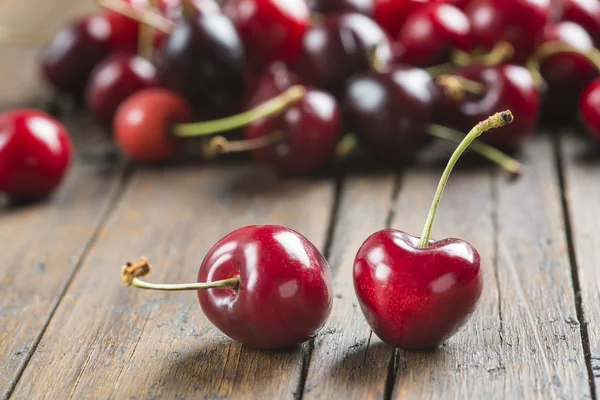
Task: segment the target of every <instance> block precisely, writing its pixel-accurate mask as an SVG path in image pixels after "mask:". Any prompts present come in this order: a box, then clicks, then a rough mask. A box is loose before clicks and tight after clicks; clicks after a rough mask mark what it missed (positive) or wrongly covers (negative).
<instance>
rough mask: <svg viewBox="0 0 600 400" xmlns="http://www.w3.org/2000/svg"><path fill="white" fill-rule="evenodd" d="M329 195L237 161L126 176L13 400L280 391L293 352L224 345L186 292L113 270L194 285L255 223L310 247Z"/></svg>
mask: <svg viewBox="0 0 600 400" xmlns="http://www.w3.org/2000/svg"><path fill="white" fill-rule="evenodd" d="M333 197H334V184H333V182H332V181H331V180H322V181H303V180H281V179H278V178H277V177H276V176H275V175H274V174H273V173H272V172H270V171H268V170H265V169H262V168H259V167H255V166H248V165H213V166H199V167H189V168H180V169H169V170H164V171H163V170H160V169H155V170H146V171H141V172H139V173H136V174H135V175H134V177H133V179H132V183H131V185H130V186H129V187H128V189H127V191H126V193H125V195H124V198H123V200H122V201H121V202H120V204H119V206H118V208H117V209H116V211H115V213H114V214H113V215H112V217H111V219H110V221H109V223H108V224H107V226H106V227H105V229H104V230H103V231H102V233H101V235H100V237H99V239H98V241H97V244H96V245H95V246H94V248H93V249H92V251H91V252H90V255H89V257H87V259H86V262H85V264H84V265H83V266H82V268H81V269H80V272H79V273H78V274H77V276H76V278H75V280H74V281H73V283H72V285H71V286H70V287H69V290H68V292H67V294H66V295H65V297H64V299H63V301H62V303H61V305H60V307H59V309H58V310H57V312H56V314H55V316H54V318H53V319H52V321H51V323H50V325H49V326H48V329H47V331H46V334H45V335H44V337H43V339H42V341H41V343H40V346H39V350H38V351H37V352H36V353H35V354H34V356H33V357H32V359H31V361H30V363H29V366H28V368H27V369H26V370H25V373H24V375H23V377H22V379H21V380H20V381H19V384H18V385H17V387H16V391H15V397H17V398H37V397H42V396H48V397H50V398H56V397H72V398H77V399H80V398H101V399H102V398H114V397H118V398H133V397H135V398H163V397H166V398H190V397H193V398H199V397H209V398H215V397H219V398H221V397H224V398H266V397H273V398H290V397H292V396H293V395H294V392H295V391H296V390H297V385H298V378H299V376H300V370H301V361H302V357H301V356H302V350H301V349H300V348H298V349H296V350H293V351H287V352H275V353H273V352H271V353H269V352H260V351H255V350H252V349H248V348H246V347H244V346H241V345H239V344H237V343H233V342H232V341H230V340H228V339H227V338H225V337H224V336H223V335H222V334H220V333H219V332H218V331H217V330H216V329H215V328H214V327H212V326H211V325H210V323H209V322H208V320H207V319H206V318H205V317H204V316H203V314H202V312H201V310H200V308H199V305H198V301H197V298H196V294H195V293H194V292H192V293H189V292H187V293H175V294H173V293H153V292H146V291H140V290H135V289H127V288H125V287H122V284H121V283H120V280H119V268H120V265H121V264H122V263H123V262H125V261H127V260H129V259H132V258H136V257H139V256H141V255H146V256H149V257H150V259H151V260H152V261H153V263H154V265H155V269H154V271H155V272H154V273H153V276H151V277H150V280H151V281H154V282H164V281H169V282H184V281H194V280H195V278H196V276H197V270H198V266H199V265H200V262H201V260H202V258H203V256H204V254H205V253H206V251H208V249H209V248H210V247H211V246H212V245H213V244H214V243H215V242H216V241H217V240H218V239H220V238H221V237H222V236H224V235H225V234H227V233H228V232H230V231H232V230H233V229H235V228H238V227H242V226H244V225H249V224H256V223H274V224H283V225H286V226H289V227H291V228H294V229H296V230H298V231H299V232H301V233H303V234H304V235H306V236H307V237H308V238H309V239H310V240H311V241H312V242H313V243H315V244H316V245H317V246H318V247H321V248H322V246H323V245H324V243H325V238H326V232H327V227H328V224H329V218H330V213H331V208H332V203H333ZM65 333H68V334H65ZM39 382H44V384H43V385H40V384H39Z"/></svg>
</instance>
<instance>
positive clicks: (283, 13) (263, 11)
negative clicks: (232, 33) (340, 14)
mask: <svg viewBox="0 0 600 400" xmlns="http://www.w3.org/2000/svg"><path fill="white" fill-rule="evenodd" d="M223 11H224V12H225V15H227V16H228V17H229V18H230V19H231V21H232V22H233V24H234V25H235V27H236V28H237V30H238V32H239V33H240V36H241V37H242V40H243V41H244V44H245V45H246V48H247V49H248V54H253V55H255V56H257V57H258V58H259V59H260V60H262V61H263V62H265V63H268V62H270V61H276V60H282V61H286V62H291V61H294V60H295V59H296V58H297V57H298V55H299V53H300V48H301V43H302V37H303V36H304V34H305V33H306V31H307V30H308V27H309V25H310V10H309V9H308V5H307V4H306V0H285V1H281V0H228V1H227V2H226V3H225V5H224V7H223Z"/></svg>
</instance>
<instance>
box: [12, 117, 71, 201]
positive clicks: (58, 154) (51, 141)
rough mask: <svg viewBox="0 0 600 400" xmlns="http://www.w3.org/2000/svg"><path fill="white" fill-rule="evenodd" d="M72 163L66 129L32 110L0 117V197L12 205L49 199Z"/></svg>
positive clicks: (55, 121)
mask: <svg viewBox="0 0 600 400" xmlns="http://www.w3.org/2000/svg"><path fill="white" fill-rule="evenodd" d="M72 159H73V145H72V143H71V139H70V137H69V133H68V132H67V130H66V128H65V127H64V126H62V125H61V124H60V123H59V122H58V121H57V120H56V119H54V118H53V117H51V116H50V115H48V114H46V113H43V112H41V111H38V110H33V109H15V110H12V111H7V112H5V113H3V114H0V193H4V194H5V195H7V196H8V197H9V198H10V199H11V200H13V201H32V200H38V199H41V198H44V197H46V196H48V195H50V194H51V193H52V192H53V191H54V190H55V189H56V188H57V187H58V186H59V185H60V183H61V182H62V180H63V178H64V176H65V174H66V172H67V170H68V168H69V165H70V164H71V161H72Z"/></svg>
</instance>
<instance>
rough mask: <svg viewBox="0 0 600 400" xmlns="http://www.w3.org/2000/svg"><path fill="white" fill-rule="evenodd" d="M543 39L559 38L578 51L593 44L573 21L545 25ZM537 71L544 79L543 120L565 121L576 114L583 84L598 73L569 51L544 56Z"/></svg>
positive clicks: (587, 62)
mask: <svg viewBox="0 0 600 400" xmlns="http://www.w3.org/2000/svg"><path fill="white" fill-rule="evenodd" d="M544 42H561V43H564V44H567V45H569V46H570V47H573V48H575V49H577V50H580V51H582V52H587V51H589V50H591V49H593V48H594V42H593V41H592V38H591V37H590V35H589V34H588V33H587V32H586V31H585V29H583V28H582V27H581V26H579V25H577V24H575V23H573V22H561V23H559V24H556V25H551V26H548V27H547V28H546V30H545V33H544ZM540 72H541V74H542V76H543V77H544V80H545V81H546V82H547V84H548V86H547V89H548V90H547V92H546V93H545V94H544V97H543V108H542V112H543V118H542V120H543V121H547V122H552V123H556V122H568V121H570V120H572V119H573V117H574V116H575V115H576V111H577V104H578V101H579V96H580V95H581V92H582V91H583V89H584V88H585V87H586V86H587V84H588V83H589V82H590V81H592V80H593V79H594V78H595V77H596V76H598V70H597V68H596V67H595V66H594V64H593V63H592V62H590V61H589V60H588V59H587V58H585V57H583V56H579V55H577V54H573V53H563V54H555V55H552V56H550V57H548V58H546V59H545V61H544V62H542V64H541V68H540Z"/></svg>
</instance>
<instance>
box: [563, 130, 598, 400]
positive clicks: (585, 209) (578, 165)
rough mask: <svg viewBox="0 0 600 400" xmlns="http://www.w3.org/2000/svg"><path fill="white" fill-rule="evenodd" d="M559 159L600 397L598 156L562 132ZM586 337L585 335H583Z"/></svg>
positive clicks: (581, 141)
mask: <svg viewBox="0 0 600 400" xmlns="http://www.w3.org/2000/svg"><path fill="white" fill-rule="evenodd" d="M561 151H562V158H563V166H564V178H565V186H566V193H565V195H566V200H567V206H568V212H569V215H570V221H571V228H572V232H571V233H572V238H571V239H572V243H573V247H574V250H575V261H576V266H577V275H578V278H579V279H578V284H579V289H580V301H581V308H582V310H583V315H584V320H585V324H586V325H585V326H584V327H583V332H584V338H585V340H586V341H587V343H586V347H589V349H586V350H589V351H590V354H589V360H588V362H589V363H590V369H591V371H590V372H591V375H592V377H593V378H592V379H593V380H594V386H595V391H596V397H599V396H600V268H599V266H600V263H599V262H598V260H599V259H600V248H599V247H598V243H600V232H599V231H598V228H599V227H600V209H599V208H598V199H600V186H599V185H598V182H600V158H599V157H598V153H597V149H595V148H593V147H592V146H590V142H589V139H587V138H581V137H577V136H576V135H575V134H574V133H573V132H565V133H564V135H563V137H562V146H561ZM586 336H587V337H586Z"/></svg>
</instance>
